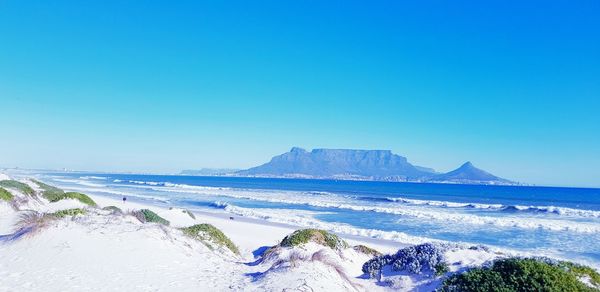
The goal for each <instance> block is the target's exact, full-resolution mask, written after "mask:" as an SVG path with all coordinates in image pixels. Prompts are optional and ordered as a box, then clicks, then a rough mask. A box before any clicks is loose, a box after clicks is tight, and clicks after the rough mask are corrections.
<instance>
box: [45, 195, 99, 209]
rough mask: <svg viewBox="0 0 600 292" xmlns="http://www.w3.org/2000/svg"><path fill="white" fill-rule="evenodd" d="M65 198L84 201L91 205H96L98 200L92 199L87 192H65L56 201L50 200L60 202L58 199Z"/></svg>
mask: <svg viewBox="0 0 600 292" xmlns="http://www.w3.org/2000/svg"><path fill="white" fill-rule="evenodd" d="M64 199H74V200H77V201H79V202H82V203H84V204H86V205H88V206H91V207H95V206H96V202H94V200H92V198H90V197H88V196H87V195H86V194H82V193H78V192H68V193H64V194H63V195H61V196H59V197H58V198H56V200H55V201H50V202H58V201H60V200H64Z"/></svg>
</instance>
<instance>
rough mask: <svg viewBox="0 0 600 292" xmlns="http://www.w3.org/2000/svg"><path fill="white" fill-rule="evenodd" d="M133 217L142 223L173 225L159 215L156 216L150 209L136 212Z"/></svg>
mask: <svg viewBox="0 0 600 292" xmlns="http://www.w3.org/2000/svg"><path fill="white" fill-rule="evenodd" d="M132 215H133V216H135V217H136V218H137V219H138V220H140V222H142V223H147V222H154V223H159V224H163V225H169V224H171V222H169V220H167V219H165V218H163V217H160V216H158V214H156V213H154V212H152V211H150V210H148V209H142V210H139V211H134V212H133V213H132Z"/></svg>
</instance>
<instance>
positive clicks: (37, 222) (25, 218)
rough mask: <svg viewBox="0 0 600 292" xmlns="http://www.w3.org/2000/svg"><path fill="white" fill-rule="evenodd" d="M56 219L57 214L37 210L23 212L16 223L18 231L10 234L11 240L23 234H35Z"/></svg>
mask: <svg viewBox="0 0 600 292" xmlns="http://www.w3.org/2000/svg"><path fill="white" fill-rule="evenodd" d="M56 219H57V217H55V216H52V215H50V214H45V213H39V212H36V211H27V212H24V213H21V214H20V215H19V220H18V221H17V223H16V224H15V229H16V231H15V232H13V234H11V235H10V238H9V240H15V239H18V238H20V237H22V236H33V235H35V234H37V233H39V232H40V231H42V230H43V229H44V228H46V227H48V226H49V225H50V223H51V222H52V221H54V220H56Z"/></svg>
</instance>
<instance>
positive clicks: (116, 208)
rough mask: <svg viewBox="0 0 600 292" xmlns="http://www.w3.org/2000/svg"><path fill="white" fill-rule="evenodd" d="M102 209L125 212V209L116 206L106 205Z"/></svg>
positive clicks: (113, 212) (111, 211) (112, 212)
mask: <svg viewBox="0 0 600 292" xmlns="http://www.w3.org/2000/svg"><path fill="white" fill-rule="evenodd" d="M102 210H105V211H110V213H111V214H123V210H121V208H119V207H116V206H106V207H104V208H102Z"/></svg>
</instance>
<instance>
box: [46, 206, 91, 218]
mask: <svg viewBox="0 0 600 292" xmlns="http://www.w3.org/2000/svg"><path fill="white" fill-rule="evenodd" d="M85 213H86V211H85V210H84V209H81V208H73V209H65V210H60V211H57V212H54V213H50V214H49V215H51V216H54V217H56V218H64V217H66V216H77V215H85Z"/></svg>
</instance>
